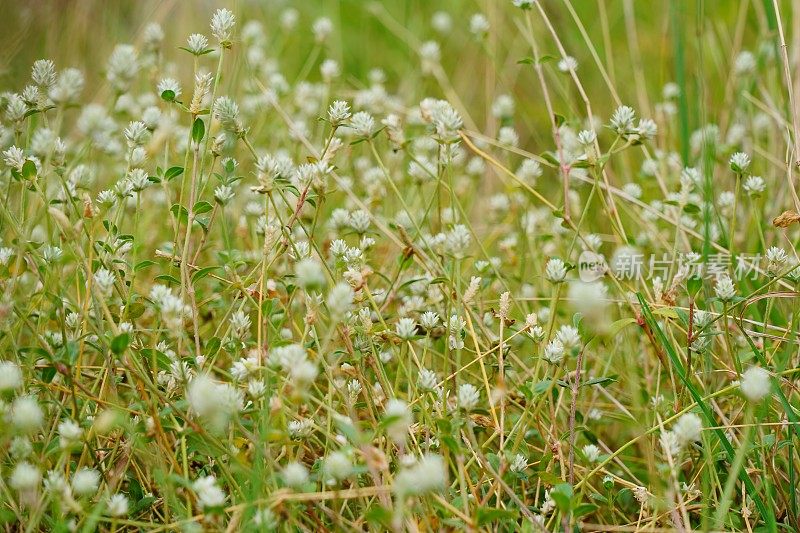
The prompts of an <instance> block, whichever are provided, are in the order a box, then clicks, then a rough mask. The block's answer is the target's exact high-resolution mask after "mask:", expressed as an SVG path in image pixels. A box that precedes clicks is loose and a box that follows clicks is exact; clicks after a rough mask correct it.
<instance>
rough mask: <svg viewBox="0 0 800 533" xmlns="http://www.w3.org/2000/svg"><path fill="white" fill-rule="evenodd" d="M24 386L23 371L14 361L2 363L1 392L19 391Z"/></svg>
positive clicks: (0, 374)
mask: <svg viewBox="0 0 800 533" xmlns="http://www.w3.org/2000/svg"><path fill="white" fill-rule="evenodd" d="M20 385H22V370H20V368H19V365H17V363H15V362H13V361H0V391H5V390H11V389H17V388H19V387H20Z"/></svg>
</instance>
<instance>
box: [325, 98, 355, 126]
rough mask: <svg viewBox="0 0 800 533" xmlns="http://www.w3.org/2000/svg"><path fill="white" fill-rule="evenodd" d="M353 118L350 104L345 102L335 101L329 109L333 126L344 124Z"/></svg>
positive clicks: (329, 116)
mask: <svg viewBox="0 0 800 533" xmlns="http://www.w3.org/2000/svg"><path fill="white" fill-rule="evenodd" d="M351 116H352V114H351V113H350V104H348V103H347V102H345V101H343V100H335V101H334V102H333V103H332V104H331V105H330V107H329V108H328V120H329V121H330V123H331V125H332V126H339V125H341V124H344V123H345V122H346V121H347V120H348V119H350V117H351Z"/></svg>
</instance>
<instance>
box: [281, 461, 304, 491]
mask: <svg viewBox="0 0 800 533" xmlns="http://www.w3.org/2000/svg"><path fill="white" fill-rule="evenodd" d="M281 477H283V482H284V483H286V485H287V486H289V487H292V488H299V487H302V486H303V485H305V484H306V483H308V470H306V467H305V466H303V465H302V464H300V463H298V462H297V461H292V462H290V463H289V464H287V465H286V466H285V467H284V468H283V472H282V473H281Z"/></svg>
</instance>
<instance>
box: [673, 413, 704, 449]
mask: <svg viewBox="0 0 800 533" xmlns="http://www.w3.org/2000/svg"><path fill="white" fill-rule="evenodd" d="M702 431H703V422H702V421H701V420H700V417H699V416H697V415H696V414H694V413H686V414H684V415H682V416H681V417H680V418H679V419H678V420H677V422H675V424H674V425H673V426H672V432H673V433H674V434H675V438H677V439H678V442H680V443H681V446H685V445H686V444H689V443H692V442H696V441H698V440H700V435H701V433H702Z"/></svg>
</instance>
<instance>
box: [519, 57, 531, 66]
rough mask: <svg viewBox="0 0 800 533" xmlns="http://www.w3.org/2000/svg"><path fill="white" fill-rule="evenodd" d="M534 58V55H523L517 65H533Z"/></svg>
mask: <svg viewBox="0 0 800 533" xmlns="http://www.w3.org/2000/svg"><path fill="white" fill-rule="evenodd" d="M533 62H534V59H533V58H532V57H523V58H522V59H520V60H519V61H517V65H533Z"/></svg>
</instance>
